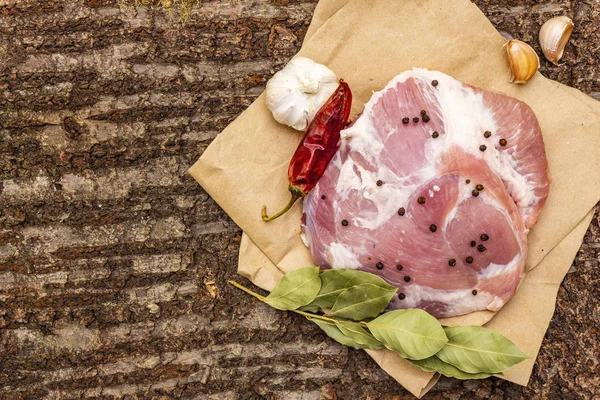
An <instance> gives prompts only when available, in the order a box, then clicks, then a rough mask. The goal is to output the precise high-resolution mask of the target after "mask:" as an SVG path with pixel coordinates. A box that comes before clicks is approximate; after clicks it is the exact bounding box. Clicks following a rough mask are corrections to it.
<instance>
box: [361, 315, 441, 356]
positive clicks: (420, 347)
mask: <svg viewBox="0 0 600 400" xmlns="http://www.w3.org/2000/svg"><path fill="white" fill-rule="evenodd" d="M367 328H368V329H369V331H371V333H372V334H373V336H375V338H377V340H379V341H380V342H381V343H383V344H384V345H385V347H387V348H388V349H390V350H394V351H396V352H397V353H398V354H400V355H401V356H402V357H404V358H410V359H413V360H422V359H424V358H427V357H431V356H432V355H434V354H435V353H437V352H438V351H440V349H442V348H443V347H444V345H445V344H446V342H448V338H447V337H446V334H445V333H444V328H442V326H441V325H440V323H439V322H438V320H437V319H435V318H434V317H433V316H431V315H430V314H428V313H427V312H425V311H423V310H419V309H416V308H411V309H407V310H394V311H390V312H386V313H384V314H383V315H380V316H379V317H377V318H375V319H374V320H372V321H371V322H369V323H368V324H367Z"/></svg>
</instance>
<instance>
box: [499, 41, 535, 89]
mask: <svg viewBox="0 0 600 400" xmlns="http://www.w3.org/2000/svg"><path fill="white" fill-rule="evenodd" d="M506 51H507V53H508V62H509V63H510V82H514V83H521V84H523V83H527V82H528V81H529V80H530V79H531V78H532V77H533V76H534V75H535V73H536V72H537V70H538V68H539V67H540V59H539V58H538V56H537V54H536V53H535V50H533V49H532V48H531V46H529V45H528V44H527V43H525V42H522V41H520V40H516V39H513V40H509V41H508V43H506Z"/></svg>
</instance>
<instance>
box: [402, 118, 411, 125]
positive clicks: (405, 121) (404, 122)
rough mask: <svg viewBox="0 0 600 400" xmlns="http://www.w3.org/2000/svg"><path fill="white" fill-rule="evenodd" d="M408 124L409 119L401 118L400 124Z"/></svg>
mask: <svg viewBox="0 0 600 400" xmlns="http://www.w3.org/2000/svg"><path fill="white" fill-rule="evenodd" d="M409 122H410V119H409V118H408V117H404V118H402V123H403V124H404V125H406V124H408V123H409Z"/></svg>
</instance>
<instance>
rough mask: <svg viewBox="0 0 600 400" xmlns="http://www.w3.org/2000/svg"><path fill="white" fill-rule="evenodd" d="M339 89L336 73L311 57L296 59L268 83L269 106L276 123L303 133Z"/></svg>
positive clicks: (266, 92) (267, 97)
mask: <svg viewBox="0 0 600 400" xmlns="http://www.w3.org/2000/svg"><path fill="white" fill-rule="evenodd" d="M337 86H338V79H337V77H336V75H335V73H334V72H333V71H332V70H330V69H329V68H327V67H326V66H324V65H322V64H319V63H317V62H315V61H313V60H311V59H310V58H306V57H296V58H293V59H292V60H291V61H290V62H289V63H288V64H287V65H286V66H285V67H284V68H283V69H282V70H281V71H279V72H277V73H276V74H275V75H273V77H272V78H271V79H269V81H268V82H267V88H266V90H265V96H266V102H267V107H268V108H269V110H271V113H272V114H273V117H274V118H275V120H276V121H277V122H279V123H281V124H284V125H288V126H291V127H292V128H294V129H296V130H299V131H302V130H305V129H306V128H307V127H308V124H309V123H310V121H312V119H313V118H314V116H315V114H316V113H317V111H319V109H320V108H321V106H322V105H323V104H325V102H326V101H327V99H328V98H329V96H331V94H332V93H333V92H334V91H335V89H336V88H337Z"/></svg>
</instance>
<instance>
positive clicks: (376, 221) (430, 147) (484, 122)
mask: <svg viewBox="0 0 600 400" xmlns="http://www.w3.org/2000/svg"><path fill="white" fill-rule="evenodd" d="M409 78H415V79H417V80H419V81H420V82H422V84H423V85H430V84H431V81H432V80H434V79H435V80H437V81H438V82H439V84H438V86H437V88H436V89H437V90H435V91H434V92H433V93H434V96H435V98H433V97H432V98H431V99H428V100H430V101H431V102H432V103H439V106H440V111H441V115H442V116H443V117H444V119H443V121H444V124H445V125H444V132H445V134H444V135H441V136H440V137H439V138H438V139H436V140H429V141H427V143H426V144H425V146H426V148H425V154H426V157H428V159H429V162H427V163H426V164H425V166H424V167H423V168H422V169H421V170H418V171H415V172H414V173H413V174H412V175H409V176H406V177H399V176H397V175H396V174H395V173H394V172H392V171H390V170H389V168H387V167H386V166H385V165H384V164H383V163H381V157H380V152H381V149H382V148H383V142H382V139H381V138H380V137H379V134H378V132H377V131H376V130H375V127H374V125H373V123H372V121H371V118H370V116H371V114H372V109H373V105H374V104H376V103H377V101H378V100H379V99H380V98H381V97H382V96H383V95H384V93H385V92H386V91H388V90H395V87H396V86H397V84H398V83H401V82H404V81H406V80H407V79H409ZM424 93H427V95H429V92H428V91H424ZM496 127H497V125H496V122H495V120H494V115H493V113H492V111H491V110H490V109H489V108H488V107H486V106H485V105H484V103H483V95H482V94H481V93H477V92H475V91H474V90H472V89H471V88H469V87H466V86H464V85H463V84H462V83H461V82H459V81H457V80H455V79H453V78H451V77H449V76H448V75H445V74H443V73H441V72H438V71H428V70H426V69H421V68H414V69H413V70H412V71H406V72H404V73H402V74H400V75H398V76H396V77H395V78H394V79H392V80H391V81H390V82H389V83H388V85H387V86H386V87H385V88H384V89H383V90H381V91H379V92H375V93H374V94H373V96H372V97H371V99H370V100H369V102H368V103H367V104H366V105H365V109H364V111H363V115H362V116H361V117H360V118H358V120H357V121H356V122H355V124H354V125H352V126H351V127H349V128H347V129H345V130H343V131H342V132H341V138H342V140H341V146H342V147H349V149H347V150H352V151H354V152H357V153H358V154H360V156H362V159H361V160H357V159H355V158H353V157H348V158H347V159H346V160H345V161H344V162H343V163H342V162H341V159H340V157H336V158H335V161H334V163H335V166H336V167H337V168H339V169H340V176H339V180H338V182H337V185H336V191H337V193H338V194H339V195H340V200H341V201H343V200H345V199H347V197H348V195H349V194H350V192H351V191H353V190H356V191H359V193H361V195H362V196H363V197H364V198H366V199H368V200H371V201H372V202H373V205H374V206H375V208H376V211H375V212H372V213H365V215H363V216H360V217H358V218H356V223H357V224H358V225H359V226H362V227H365V228H367V229H377V228H378V227H379V226H381V225H383V224H384V223H385V222H387V221H388V220H389V219H390V218H391V217H393V216H394V215H395V213H396V212H397V206H398V204H403V203H406V201H407V199H408V197H409V196H410V195H411V194H412V193H413V192H414V191H415V189H417V187H418V186H420V185H421V183H422V182H426V181H428V180H430V179H433V178H435V177H436V161H438V160H439V159H440V157H441V155H442V153H444V152H445V151H447V149H449V148H450V147H451V146H452V145H457V146H459V147H460V148H462V149H463V150H464V151H467V152H469V153H471V154H472V155H474V156H476V157H480V158H483V159H484V160H485V161H486V163H487V164H488V165H490V167H491V169H492V170H494V171H496V173H498V175H499V176H500V177H501V179H502V180H503V181H504V182H505V185H506V187H507V189H508V191H509V193H510V194H511V195H512V196H513V198H514V199H515V201H516V203H517V205H518V206H519V207H521V208H522V209H525V208H526V207H527V206H528V205H530V204H532V203H533V202H534V201H535V194H534V193H533V191H532V188H530V187H529V186H528V183H527V179H526V177H525V176H523V175H521V174H519V173H518V171H517V170H516V165H517V164H516V161H515V160H514V159H513V158H512V157H511V156H510V155H508V154H507V153H504V152H499V151H498V150H496V148H495V147H494V146H491V145H490V142H486V143H487V144H488V150H486V151H485V152H481V151H479V149H478V147H479V146H476V144H477V143H479V142H482V143H484V139H483V132H485V131H486V130H490V131H492V132H494V131H495V130H496ZM395 133H396V130H395V129H394V128H391V126H390V128H389V130H388V131H387V132H386V139H387V137H389V136H390V135H393V134H395ZM346 154H352V153H351V151H346ZM365 163H366V164H367V165H365ZM371 171H373V172H371ZM379 179H381V180H383V181H384V182H385V185H383V186H382V187H377V186H376V182H377V180H379ZM413 182H418V183H417V184H415V183H413ZM438 190H439V187H437V189H436V188H435V187H434V191H438ZM434 195H435V193H434V192H433V191H430V192H429V196H430V197H433V196H434Z"/></svg>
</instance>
